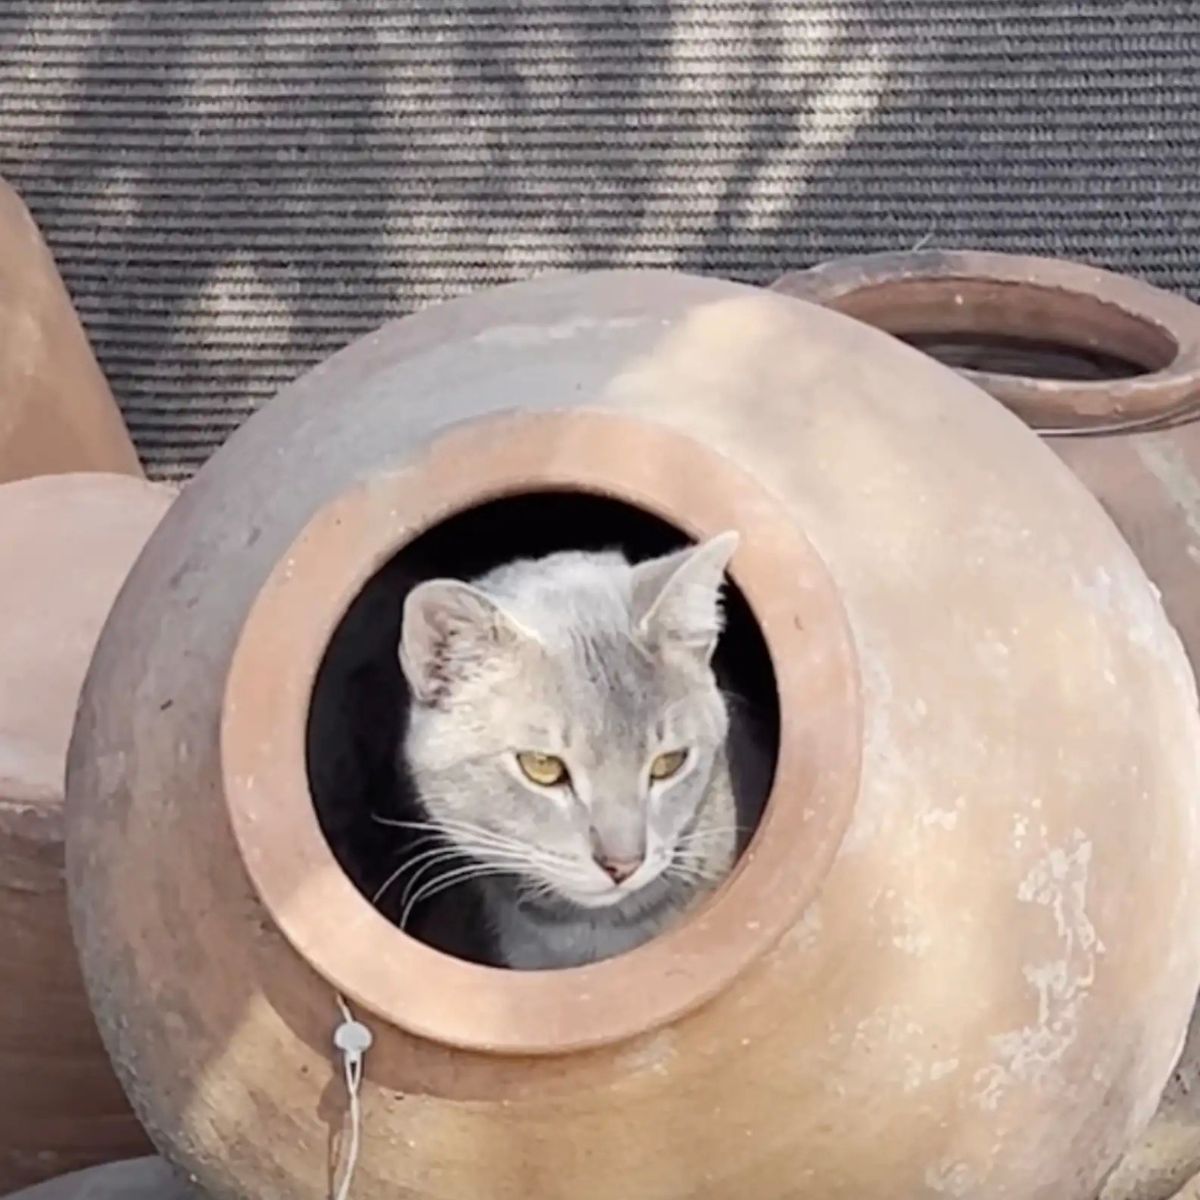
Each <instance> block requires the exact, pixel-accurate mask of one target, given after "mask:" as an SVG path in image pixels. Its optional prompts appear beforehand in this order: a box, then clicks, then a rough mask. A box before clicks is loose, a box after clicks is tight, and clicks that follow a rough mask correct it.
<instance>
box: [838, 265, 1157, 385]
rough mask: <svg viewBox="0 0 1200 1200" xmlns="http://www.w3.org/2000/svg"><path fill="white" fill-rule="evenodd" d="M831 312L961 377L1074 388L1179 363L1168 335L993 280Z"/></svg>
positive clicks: (906, 290)
mask: <svg viewBox="0 0 1200 1200" xmlns="http://www.w3.org/2000/svg"><path fill="white" fill-rule="evenodd" d="M831 303H832V305H833V307H836V308H837V309H839V310H840V311H842V312H844V313H846V314H847V315H849V316H852V317H856V318H857V319H858V320H860V321H865V322H866V323H867V324H870V325H874V326H876V327H877V328H879V329H883V330H885V331H887V332H888V333H891V334H893V335H894V336H896V337H898V338H899V339H900V340H901V341H904V342H907V343H908V344H909V345H911V346H915V347H916V348H917V349H918V350H921V351H922V352H924V353H925V354H928V355H930V356H931V357H932V358H936V359H937V360H938V361H939V362H942V363H944V364H945V365H946V366H949V367H952V368H954V369H955V370H972V371H980V372H986V373H988V374H993V375H1008V376H1019V377H1021V376H1023V377H1026V378H1038V379H1055V380H1067V381H1074V382H1085V381H1095V382H1102V381H1105V380H1117V379H1131V378H1134V377H1135V376H1139V375H1145V374H1148V373H1150V372H1154V371H1160V370H1163V369H1164V368H1165V367H1168V366H1169V365H1170V364H1171V363H1172V362H1173V361H1174V359H1175V357H1176V355H1177V354H1178V349H1179V348H1178V346H1177V344H1176V342H1175V339H1174V338H1173V337H1171V335H1170V334H1168V333H1167V331H1166V330H1165V329H1163V328H1162V327H1161V326H1159V325H1157V324H1155V323H1154V322H1153V321H1150V320H1148V319H1146V318H1144V317H1142V316H1139V315H1138V314H1136V313H1132V312H1129V311H1127V310H1126V309H1123V308H1121V307H1119V306H1118V305H1115V304H1112V303H1109V302H1107V301H1104V300H1100V299H1098V298H1097V297H1095V296H1090V295H1086V294H1084V293H1082V292H1070V291H1066V290H1065V289H1056V288H1049V287H1044V286H1038V285H1035V284H1025V283H1010V282H1006V281H1001V280H987V279H953V278H938V279H898V280H884V281H879V282H876V283H873V284H871V285H869V286H866V287H863V288H861V289H858V290H854V291H851V292H848V293H846V294H844V295H841V296H838V297H837V298H836V299H834V300H833V301H832V302H831Z"/></svg>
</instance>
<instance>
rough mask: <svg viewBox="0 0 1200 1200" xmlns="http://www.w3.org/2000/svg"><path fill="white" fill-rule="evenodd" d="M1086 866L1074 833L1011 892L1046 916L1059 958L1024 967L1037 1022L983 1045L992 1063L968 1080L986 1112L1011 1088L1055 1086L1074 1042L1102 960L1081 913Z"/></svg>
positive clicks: (1087, 849)
mask: <svg viewBox="0 0 1200 1200" xmlns="http://www.w3.org/2000/svg"><path fill="white" fill-rule="evenodd" d="M1091 861H1092V844H1091V842H1090V841H1089V840H1088V838H1087V837H1086V835H1085V834H1084V833H1083V831H1082V830H1079V829H1076V830H1074V831H1073V832H1072V834H1071V838H1070V840H1069V842H1068V844H1067V845H1066V846H1065V847H1054V848H1052V849H1050V850H1049V851H1048V852H1047V853H1046V854H1045V855H1044V856H1043V857H1042V858H1040V859H1039V860H1038V861H1037V862H1036V863H1034V865H1033V866H1032V868H1031V869H1030V870H1029V872H1028V873H1027V874H1026V875H1025V877H1024V878H1023V879H1022V880H1021V881H1020V883H1019V884H1018V886H1017V899H1018V900H1019V901H1020V902H1021V903H1023V904H1033V905H1038V906H1040V907H1042V908H1045V909H1046V910H1047V911H1048V913H1049V915H1050V917H1051V918H1052V920H1053V925H1054V931H1053V932H1054V938H1055V939H1056V940H1057V949H1058V951H1059V954H1058V955H1056V956H1054V957H1047V958H1045V959H1043V960H1042V961H1039V962H1029V963H1026V965H1025V967H1024V968H1023V971H1022V973H1023V975H1024V977H1025V979H1026V981H1027V982H1028V984H1029V986H1030V988H1031V989H1032V991H1033V993H1034V995H1035V996H1036V1000H1037V1015H1036V1018H1035V1019H1034V1020H1033V1021H1032V1022H1030V1023H1027V1024H1025V1025H1022V1026H1021V1027H1020V1028H1018V1029H1013V1030H1009V1031H1007V1032H1005V1033H1001V1034H997V1035H995V1036H993V1037H992V1038H990V1039H989V1046H990V1048H991V1051H992V1053H993V1055H994V1061H993V1062H992V1064H991V1065H990V1066H988V1067H985V1068H983V1069H981V1070H980V1071H978V1072H976V1075H975V1078H974V1082H975V1084H976V1092H975V1096H974V1099H975V1102H976V1103H977V1104H978V1105H979V1106H980V1107H981V1108H983V1109H984V1110H985V1111H994V1110H995V1109H996V1108H998V1107H999V1105H1000V1103H1001V1102H1002V1100H1003V1098H1004V1094H1005V1092H1006V1090H1007V1089H1008V1087H1009V1086H1010V1085H1013V1084H1017V1083H1022V1084H1028V1083H1034V1084H1037V1085H1040V1086H1056V1085H1057V1084H1058V1082H1059V1080H1058V1075H1059V1067H1060V1064H1062V1062H1063V1060H1064V1058H1065V1056H1066V1053H1067V1051H1068V1050H1069V1049H1070V1048H1071V1046H1072V1045H1073V1044H1074V1042H1075V1039H1076V1037H1077V1036H1078V1032H1079V1014H1080V1008H1081V1006H1082V1004H1083V1002H1084V1001H1085V999H1086V997H1087V995H1088V993H1089V991H1090V989H1091V986H1092V984H1093V982H1094V981H1095V977H1096V958H1097V956H1099V955H1101V954H1103V953H1104V945H1103V943H1102V942H1101V940H1100V937H1099V936H1098V934H1097V933H1096V929H1095V926H1094V925H1093V924H1092V922H1091V919H1090V918H1089V916H1088V914H1087V886H1088V871H1089V867H1090V865H1091Z"/></svg>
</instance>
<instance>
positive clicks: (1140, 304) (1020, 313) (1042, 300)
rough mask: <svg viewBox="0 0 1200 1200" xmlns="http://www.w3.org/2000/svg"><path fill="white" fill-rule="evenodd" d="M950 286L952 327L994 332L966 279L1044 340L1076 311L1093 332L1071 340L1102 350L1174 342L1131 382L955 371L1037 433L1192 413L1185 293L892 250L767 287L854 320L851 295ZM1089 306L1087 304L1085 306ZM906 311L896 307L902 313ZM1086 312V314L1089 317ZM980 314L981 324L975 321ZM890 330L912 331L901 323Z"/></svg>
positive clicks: (1197, 356)
mask: <svg viewBox="0 0 1200 1200" xmlns="http://www.w3.org/2000/svg"><path fill="white" fill-rule="evenodd" d="M921 284H926V285H933V286H934V287H935V288H939V289H942V288H944V297H945V298H944V305H945V310H946V311H947V312H950V311H951V310H953V311H954V313H955V323H954V325H953V328H954V329H955V330H963V329H970V331H971V332H977V333H981V334H982V333H988V332H998V331H997V330H996V329H994V328H992V327H991V326H990V324H989V322H988V319H987V313H986V312H980V311H979V309H978V308H975V309H973V308H972V307H971V306H966V307H964V306H963V305H962V303H961V300H962V297H961V294H960V289H961V287H962V285H964V284H974V285H988V284H991V285H994V288H995V291H994V293H993V299H994V300H995V301H996V302H1001V298H1002V297H1003V300H1002V304H1003V308H1004V311H1005V316H1006V322H1005V323H1006V325H1007V326H1008V328H1006V329H1005V330H1004V331H1003V332H1013V330H1014V328H1016V329H1018V330H1019V331H1020V332H1023V333H1025V334H1026V335H1028V336H1030V337H1035V338H1036V337H1038V336H1039V335H1041V336H1044V334H1045V329H1044V324H1043V321H1044V318H1045V315H1046V313H1047V311H1048V307H1049V308H1057V310H1058V314H1059V316H1060V318H1062V317H1065V319H1067V320H1071V319H1072V318H1073V317H1075V316H1076V315H1077V314H1078V324H1079V326H1080V328H1081V329H1083V328H1084V327H1085V326H1086V325H1089V324H1090V325H1094V326H1095V327H1096V332H1092V333H1090V334H1089V335H1088V336H1087V337H1085V338H1083V339H1081V340H1080V341H1078V342H1076V343H1074V344H1075V345H1077V346H1079V347H1080V348H1084V347H1086V346H1089V345H1096V346H1100V344H1101V339H1102V335H1103V333H1104V332H1105V330H1107V331H1109V332H1111V333H1113V334H1116V335H1118V336H1120V335H1121V334H1136V333H1138V332H1140V333H1141V335H1142V336H1143V337H1145V336H1150V337H1157V338H1159V339H1161V341H1162V343H1163V344H1164V345H1167V344H1169V345H1170V346H1171V348H1172V352H1171V358H1170V361H1169V362H1166V363H1164V364H1163V365H1162V366H1161V367H1158V368H1156V369H1149V370H1147V371H1146V372H1145V373H1143V374H1138V375H1134V376H1131V377H1128V378H1120V379H1109V380H1080V381H1076V380H1064V379H1049V378H1041V377H1038V376H1034V375H1009V374H1002V373H999V372H993V371H977V370H972V369H967V368H964V369H962V370H959V372H958V373H959V374H961V375H963V376H965V377H966V378H968V379H970V380H971V381H972V382H974V383H975V384H977V385H978V386H980V387H982V388H983V389H984V390H985V391H986V392H987V393H988V394H989V395H991V396H992V397H993V398H994V399H996V400H999V401H1000V402H1001V403H1002V404H1004V405H1005V406H1006V407H1008V408H1009V409H1011V410H1012V411H1013V412H1014V413H1016V414H1017V415H1018V416H1019V417H1021V418H1022V419H1023V420H1024V421H1025V422H1026V423H1027V424H1029V425H1030V426H1031V427H1032V428H1033V429H1035V430H1036V431H1038V432H1041V433H1047V434H1083V433H1105V432H1116V431H1120V430H1125V429H1135V428H1142V427H1147V428H1148V427H1151V426H1155V427H1157V426H1161V425H1165V424H1171V423H1177V422H1178V421H1179V420H1180V419H1181V418H1186V417H1190V416H1193V415H1195V408H1196V404H1197V401H1198V400H1200V307H1197V306H1196V305H1194V304H1193V303H1192V302H1191V301H1190V300H1188V299H1187V298H1185V297H1183V296H1179V295H1175V294H1173V293H1171V292H1167V291H1164V290H1162V289H1161V288H1156V287H1154V286H1152V285H1151V284H1148V283H1146V282H1144V281H1142V280H1140V279H1135V278H1132V277H1130V276H1127V275H1120V274H1117V273H1116V272H1113V271H1106V270H1103V269H1101V268H1099V267H1092V266H1088V265H1086V264H1084V263H1078V262H1071V261H1068V260H1065V259H1055V258H1043V257H1038V256H1035V255H1019V254H1003V253H997V252H993V251H985V250H914V251H889V252H886V253H882V254H864V255H856V256H851V257H847V258H841V259H834V260H832V261H829V262H824V263H820V264H818V265H816V266H814V267H811V268H809V269H807V270H801V271H790V272H788V273H786V274H784V275H781V276H780V277H779V278H778V279H777V280H776V281H775V282H774V283H773V284H772V285H771V290H772V291H776V292H779V293H781V294H784V295H788V296H793V297H796V298H799V299H803V300H809V301H811V302H813V303H817V304H821V305H822V306H824V307H828V308H833V309H835V310H837V311H839V312H843V313H845V314H846V315H849V316H855V315H856V314H855V312H854V311H853V308H854V305H853V300H854V299H855V298H856V297H862V296H864V295H865V294H867V293H870V292H873V291H878V290H880V289H883V288H886V287H889V286H895V285H921ZM1085 306H1086V308H1085ZM906 309H907V306H905V305H898V306H897V313H898V316H899V315H900V313H901V312H903V311H904V310H906ZM1085 311H1086V314H1087V316H1086V318H1085V317H1084V316H1083V313H1084V312H1085ZM975 319H978V323H977V324H973V323H972V322H973V321H974V320H975ZM869 323H871V324H876V325H877V327H879V328H882V329H884V332H889V333H900V334H903V333H906V332H909V333H911V332H916V331H915V330H909V329H905V328H904V322H903V320H899V321H897V323H896V326H895V327H894V328H891V327H888V326H887V325H879V324H878V323H877V322H875V321H870V322H869Z"/></svg>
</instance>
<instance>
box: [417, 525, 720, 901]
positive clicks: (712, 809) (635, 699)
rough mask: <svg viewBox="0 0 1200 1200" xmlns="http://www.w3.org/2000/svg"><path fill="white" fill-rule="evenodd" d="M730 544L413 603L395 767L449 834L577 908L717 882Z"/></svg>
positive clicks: (466, 587)
mask: <svg viewBox="0 0 1200 1200" xmlns="http://www.w3.org/2000/svg"><path fill="white" fill-rule="evenodd" d="M737 540H738V539H737V535H736V534H734V533H728V534H722V535H720V536H719V537H716V538H713V539H711V540H710V541H708V542H705V543H703V544H702V545H699V546H695V547H690V548H688V549H685V550H682V551H679V552H677V553H675V554H671V555H666V556H664V557H662V558H656V559H652V560H650V561H648V562H644V563H639V564H637V565H635V566H631V565H630V564H629V563H628V562H627V561H626V560H625V558H624V557H622V556H621V555H620V554H617V553H604V554H593V553H581V552H565V553H560V554H554V555H551V556H549V557H547V558H543V559H539V560H536V561H519V562H515V563H511V564H508V565H506V566H504V567H500V568H497V569H496V570H495V571H493V572H491V573H489V574H488V575H485V576H483V577H482V578H481V579H479V580H477V581H476V582H475V584H473V585H472V584H467V583H460V582H457V581H453V580H445V579H436V580H431V581H429V582H427V583H423V584H421V585H419V586H418V587H416V588H415V589H414V590H413V591H412V592H411V593H410V594H409V595H408V597H407V599H406V601H405V605H404V617H403V626H402V634H401V643H400V662H401V666H402V668H403V671H404V674H405V677H406V679H407V680H408V684H409V689H410V693H411V697H412V705H411V712H410V720H409V728H408V732H407V735H406V739H405V745H404V756H405V760H406V763H407V766H408V769H409V772H410V773H411V775H412V777H413V779H414V781H415V783H416V787H417V792H418V794H419V796H420V799H421V802H422V804H423V805H424V807H425V809H426V811H427V813H428V815H429V816H430V818H431V819H432V820H433V821H434V822H436V823H437V824H438V825H439V826H440V827H441V828H442V830H443V831H444V833H445V836H446V837H448V838H449V839H451V840H452V841H453V842H454V843H456V844H457V846H458V847H459V848H461V849H463V850H466V851H467V852H469V854H470V855H471V857H472V858H473V859H475V860H477V861H478V862H480V863H482V864H484V865H486V866H487V867H489V868H494V869H495V870H496V872H497V873H501V872H503V873H509V874H512V875H515V876H517V877H518V879H519V881H520V883H521V886H522V887H523V888H525V889H527V890H528V892H529V893H530V894H531V895H533V894H536V895H540V896H542V897H544V898H547V899H557V900H562V899H566V900H568V901H571V902H573V903H574V904H576V905H579V906H582V907H586V908H604V907H607V906H610V905H614V904H618V903H624V902H625V901H626V900H628V899H630V898H631V897H633V896H634V895H636V894H638V893H639V892H640V890H641V889H643V888H645V887H646V886H647V885H648V884H650V883H652V882H654V881H656V880H661V879H663V878H664V877H665V878H667V879H675V880H677V881H680V882H685V883H686V882H690V883H692V884H699V883H701V882H707V881H711V880H713V879H715V878H717V877H719V876H720V875H722V874H724V872H725V871H726V870H727V869H728V867H729V865H730V862H731V861H732V856H733V846H734V841H735V838H734V830H733V814H732V809H731V803H729V804H726V803H711V802H710V801H712V799H713V797H712V795H711V794H710V793H711V792H712V791H713V782H714V776H715V773H716V772H717V771H723V770H724V742H725V737H726V733H727V728H728V715H727V712H726V708H725V703H724V701H723V699H722V696H721V693H720V691H719V690H718V687H717V683H716V680H715V678H714V676H713V672H712V668H711V665H710V664H711V659H712V654H713V650H714V649H715V647H716V643H717V639H718V637H719V635H720V632H721V627H722V609H721V590H722V584H723V579H724V572H725V568H726V566H727V565H728V562H729V559H730V557H731V556H732V554H733V552H734V549H735V548H736V545H737ZM724 799H725V800H728V797H727V796H725V797H724Z"/></svg>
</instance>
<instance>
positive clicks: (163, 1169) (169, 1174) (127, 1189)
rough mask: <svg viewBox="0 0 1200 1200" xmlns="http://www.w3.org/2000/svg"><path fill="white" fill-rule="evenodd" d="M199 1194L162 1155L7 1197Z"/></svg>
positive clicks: (146, 1198)
mask: <svg viewBox="0 0 1200 1200" xmlns="http://www.w3.org/2000/svg"><path fill="white" fill-rule="evenodd" d="M198 1196H199V1193H198V1192H196V1191H195V1190H194V1189H193V1188H191V1187H189V1186H188V1184H187V1183H186V1182H184V1181H183V1180H181V1179H180V1178H179V1177H178V1176H177V1175H176V1174H175V1172H174V1171H173V1170H172V1169H171V1168H170V1167H169V1166H168V1165H167V1164H166V1163H165V1162H163V1160H162V1159H161V1158H135V1159H132V1160H130V1161H129V1162H120V1163H110V1164H109V1165H107V1166H103V1167H89V1168H88V1169H87V1170H86V1171H75V1172H73V1173H72V1174H70V1175H67V1176H64V1177H63V1178H62V1179H52V1180H51V1181H50V1182H49V1183H41V1184H38V1185H37V1186H36V1187H31V1188H25V1189H23V1190H22V1191H19V1192H14V1193H13V1195H11V1196H9V1197H8V1200H196V1198H197V1197H198Z"/></svg>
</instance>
